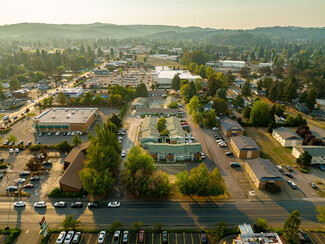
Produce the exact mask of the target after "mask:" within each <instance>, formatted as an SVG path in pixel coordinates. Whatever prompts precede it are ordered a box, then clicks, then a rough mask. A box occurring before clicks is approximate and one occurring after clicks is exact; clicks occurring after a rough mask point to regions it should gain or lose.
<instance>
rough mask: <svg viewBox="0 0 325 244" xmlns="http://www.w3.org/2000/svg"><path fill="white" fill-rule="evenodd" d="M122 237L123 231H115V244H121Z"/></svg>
mask: <svg viewBox="0 0 325 244" xmlns="http://www.w3.org/2000/svg"><path fill="white" fill-rule="evenodd" d="M120 235H121V231H119V230H117V231H115V233H114V237H113V244H118V243H120Z"/></svg>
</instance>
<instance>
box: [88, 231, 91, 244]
mask: <svg viewBox="0 0 325 244" xmlns="http://www.w3.org/2000/svg"><path fill="white" fill-rule="evenodd" d="M90 237H91V233H90V236H89V239H88V241H87V244H89V241H90Z"/></svg>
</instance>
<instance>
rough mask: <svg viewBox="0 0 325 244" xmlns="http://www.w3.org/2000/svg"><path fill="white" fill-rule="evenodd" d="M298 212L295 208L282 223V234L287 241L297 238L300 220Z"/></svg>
mask: <svg viewBox="0 0 325 244" xmlns="http://www.w3.org/2000/svg"><path fill="white" fill-rule="evenodd" d="M299 216H300V212H299V211H298V210H295V211H293V212H291V213H290V215H289V217H288V218H287V219H286V221H285V222H284V225H283V230H284V235H285V237H286V239H287V241H288V242H290V243H292V242H293V241H295V239H296V238H297V234H298V232H299V226H300V224H301V220H300V219H299Z"/></svg>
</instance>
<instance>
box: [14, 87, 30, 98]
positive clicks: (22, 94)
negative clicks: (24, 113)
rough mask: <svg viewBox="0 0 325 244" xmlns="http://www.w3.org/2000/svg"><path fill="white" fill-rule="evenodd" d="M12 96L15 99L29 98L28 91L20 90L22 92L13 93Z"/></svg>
mask: <svg viewBox="0 0 325 244" xmlns="http://www.w3.org/2000/svg"><path fill="white" fill-rule="evenodd" d="M11 95H12V97H14V98H23V97H28V90H27V89H20V90H17V91H13V92H12V93H11Z"/></svg>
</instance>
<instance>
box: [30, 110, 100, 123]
mask: <svg viewBox="0 0 325 244" xmlns="http://www.w3.org/2000/svg"><path fill="white" fill-rule="evenodd" d="M96 111H97V108H50V109H48V110H46V111H45V112H44V113H42V114H40V115H39V116H37V117H36V118H34V120H35V121H38V122H41V123H55V122H59V123H62V122H65V123H85V122H87V121H88V119H89V118H90V117H91V116H92V115H93V114H94V113H95V112H96Z"/></svg>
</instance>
